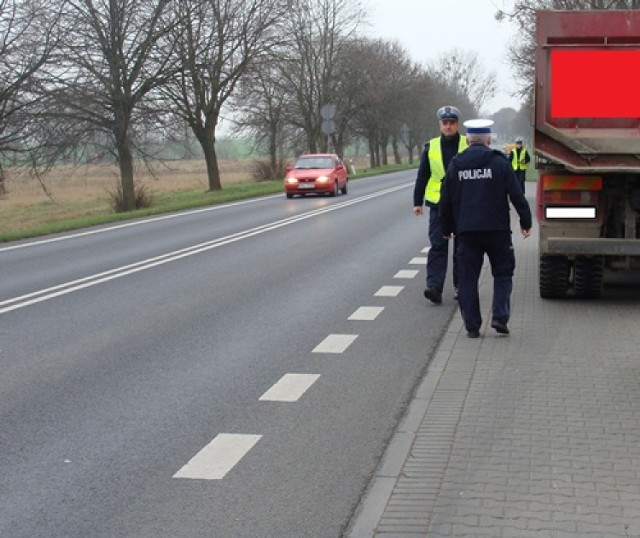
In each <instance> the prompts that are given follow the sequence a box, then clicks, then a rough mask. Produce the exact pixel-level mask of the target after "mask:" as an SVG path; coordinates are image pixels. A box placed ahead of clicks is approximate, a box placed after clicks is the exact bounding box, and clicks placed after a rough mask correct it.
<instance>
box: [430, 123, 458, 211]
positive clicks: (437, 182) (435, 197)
mask: <svg viewBox="0 0 640 538" xmlns="http://www.w3.org/2000/svg"><path fill="white" fill-rule="evenodd" d="M465 149H467V139H466V137H464V136H462V135H460V141H459V142H458V153H460V152H461V151H463V150H465ZM428 155H429V167H430V168H431V176H429V181H427V188H426V189H425V191H424V199H425V200H426V201H427V202H430V203H432V204H437V203H438V202H439V201H440V188H441V186H442V180H443V179H444V176H445V174H446V172H447V171H446V170H445V169H444V163H443V162H442V138H441V137H439V136H438V137H436V138H432V139H431V140H429V154H428Z"/></svg>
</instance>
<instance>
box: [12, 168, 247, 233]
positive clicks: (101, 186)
mask: <svg viewBox="0 0 640 538" xmlns="http://www.w3.org/2000/svg"><path fill="white" fill-rule="evenodd" d="M250 167H251V161H250V160H248V159H243V160H237V161H223V162H221V163H220V176H221V181H222V184H223V187H224V186H225V185H230V184H233V183H238V182H248V181H251V174H250ZM5 172H6V180H5V189H6V194H5V195H4V196H2V197H0V213H1V214H2V218H1V219H0V231H2V232H7V231H11V230H16V229H22V228H27V227H35V226H40V225H44V224H49V223H51V222H55V221H56V220H60V219H73V218H78V217H83V216H87V215H92V214H101V213H108V212H111V211H112V209H111V207H110V205H109V204H110V194H109V193H110V192H114V191H115V190H116V188H117V185H118V181H119V173H118V168H117V166H114V165H107V164H90V165H83V166H79V167H72V166H60V167H56V168H55V169H54V170H52V171H51V172H50V173H49V174H47V175H46V176H45V177H44V178H43V179H42V183H41V182H40V181H38V179H36V178H34V177H31V176H30V175H29V174H28V173H26V172H24V171H18V170H12V169H10V168H9V169H6V170H5ZM135 178H136V182H138V183H140V184H143V185H145V186H146V188H147V190H148V191H149V192H150V193H152V195H153V194H159V193H168V192H180V191H187V190H193V189H202V190H203V191H206V190H207V189H208V188H209V183H208V178H207V172H206V166H205V162H204V160H193V161H174V162H170V163H166V164H158V165H156V166H155V167H154V168H153V169H151V170H148V169H147V168H146V167H144V166H140V167H138V169H136V171H135ZM43 186H44V188H43Z"/></svg>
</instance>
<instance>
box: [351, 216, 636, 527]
mask: <svg viewBox="0 0 640 538" xmlns="http://www.w3.org/2000/svg"><path fill="white" fill-rule="evenodd" d="M515 230H518V227H517V226H514V246H515V249H516V275H515V278H514V293H513V296H512V317H511V321H510V322H509V327H510V329H511V335H510V336H508V337H505V336H499V335H497V334H496V332H495V331H494V330H493V329H491V328H490V327H489V322H490V314H489V311H490V305H491V293H492V285H493V283H492V279H491V274H490V271H489V268H488V267H487V265H485V268H484V269H483V274H482V277H481V278H482V280H481V287H480V293H481V304H482V308H483V317H484V325H483V329H482V330H481V338H479V339H469V338H467V336H466V331H465V330H464V327H463V325H462V320H461V318H460V315H459V313H458V314H456V316H455V317H454V319H453V321H452V323H451V325H450V327H449V329H448V331H447V333H446V334H445V336H444V338H443V340H442V341H441V342H440V345H439V347H438V349H437V351H436V354H435V356H434V358H433V360H432V362H431V364H430V365H429V369H428V372H427V374H426V376H425V378H424V380H423V382H422V384H421V385H420V387H419V388H418V390H417V392H416V394H415V397H414V399H413V401H412V403H411V405H410V407H409V409H408V412H407V414H406V416H405V417H404V419H403V421H402V423H401V424H400V426H399V428H398V430H397V432H396V434H395V436H394V437H393V438H392V440H391V443H390V444H389V447H388V449H387V451H386V453H385V456H384V458H383V459H382V463H381V465H380V467H379V469H378V470H377V472H376V475H375V477H374V479H373V480H372V482H371V484H370V486H369V489H368V491H367V493H366V495H365V497H364V498H363V500H362V503H361V505H360V507H359V509H358V511H357V512H356V516H355V517H354V519H353V521H352V522H351V525H350V527H349V529H348V530H347V533H346V536H348V537H349V538H365V537H372V536H376V537H385V538H387V537H392V536H395V537H405V538H408V537H423V536H428V537H439V536H446V537H450V536H458V537H461V536H468V537H479V536H491V537H519V538H521V537H536V538H540V537H547V536H548V537H574V536H575V537H581V538H584V537H590V536H599V537H613V536H640V358H639V357H640V351H639V347H640V346H639V345H638V344H639V342H640V323H639V322H638V319H639V315H638V303H637V301H624V300H620V301H617V302H614V303H612V302H611V301H604V300H601V301H597V300H595V301H584V300H582V301H579V300H575V299H569V300H566V301H563V300H559V301H543V300H542V299H540V298H539V296H538V289H537V281H538V257H537V237H536V236H537V233H532V237H531V238H529V239H527V240H523V239H522V237H521V236H520V235H519V233H516V232H515ZM534 232H535V228H534ZM612 328H615V330H614V331H612Z"/></svg>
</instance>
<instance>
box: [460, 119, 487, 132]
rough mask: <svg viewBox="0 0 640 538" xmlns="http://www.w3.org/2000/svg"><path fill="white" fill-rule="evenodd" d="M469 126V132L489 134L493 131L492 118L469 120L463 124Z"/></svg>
mask: <svg viewBox="0 0 640 538" xmlns="http://www.w3.org/2000/svg"><path fill="white" fill-rule="evenodd" d="M463 125H464V126H465V127H466V128H467V134H488V133H490V132H491V126H492V125H493V121H492V120H482V119H477V120H467V121H465V122H464V124H463Z"/></svg>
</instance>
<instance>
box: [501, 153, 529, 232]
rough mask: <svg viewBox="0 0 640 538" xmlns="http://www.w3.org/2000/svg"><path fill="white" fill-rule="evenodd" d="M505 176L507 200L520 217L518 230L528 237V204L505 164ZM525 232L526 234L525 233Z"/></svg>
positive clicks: (510, 169)
mask: <svg viewBox="0 0 640 538" xmlns="http://www.w3.org/2000/svg"><path fill="white" fill-rule="evenodd" d="M504 174H505V183H506V187H507V192H508V194H509V200H511V203H512V204H513V207H515V208H516V211H517V212H518V216H519V217H520V228H521V229H522V231H523V235H525V237H528V236H529V230H531V221H532V219H531V208H530V207H529V202H527V199H526V198H525V196H524V193H523V192H522V189H521V188H520V185H519V184H518V182H517V180H516V175H515V174H514V172H513V168H511V166H509V164H508V163H506V166H505V167H504ZM525 232H526V233H525Z"/></svg>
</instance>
